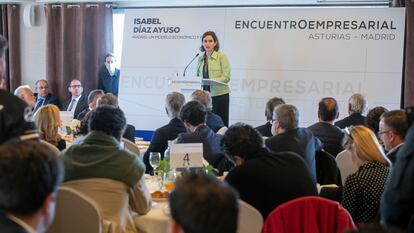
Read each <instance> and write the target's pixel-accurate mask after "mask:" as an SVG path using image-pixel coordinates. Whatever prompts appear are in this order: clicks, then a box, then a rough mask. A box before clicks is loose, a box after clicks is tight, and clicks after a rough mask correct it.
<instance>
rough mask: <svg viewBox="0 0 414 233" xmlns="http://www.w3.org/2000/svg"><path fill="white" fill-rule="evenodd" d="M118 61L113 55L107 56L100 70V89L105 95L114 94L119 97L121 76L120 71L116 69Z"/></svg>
mask: <svg viewBox="0 0 414 233" xmlns="http://www.w3.org/2000/svg"><path fill="white" fill-rule="evenodd" d="M115 62H116V59H115V57H114V55H113V54H112V53H108V54H106V55H105V60H104V64H105V66H102V67H101V69H100V70H99V84H98V89H102V90H103V91H104V92H105V93H112V94H114V95H115V96H118V86H119V74H120V71H119V69H117V68H116V67H115Z"/></svg>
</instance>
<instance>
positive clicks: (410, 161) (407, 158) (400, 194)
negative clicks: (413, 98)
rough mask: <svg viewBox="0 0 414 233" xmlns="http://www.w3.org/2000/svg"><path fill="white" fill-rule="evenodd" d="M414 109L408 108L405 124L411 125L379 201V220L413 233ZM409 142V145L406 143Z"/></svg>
mask: <svg viewBox="0 0 414 233" xmlns="http://www.w3.org/2000/svg"><path fill="white" fill-rule="evenodd" d="M413 110H414V108H408V109H407V110H406V113H407V117H406V118H407V124H408V125H411V126H410V127H409V130H408V132H407V135H406V137H405V141H407V143H405V144H404V145H403V146H402V147H401V149H399V151H398V154H397V159H396V161H395V163H394V164H393V166H392V171H391V175H390V179H389V180H388V182H387V185H386V186H385V191H384V195H383V196H382V200H381V220H382V223H383V224H384V225H385V226H387V227H389V228H399V229H401V230H403V231H404V232H414V182H413V177H414V143H412V142H414V124H412V119H413V116H414V111H413ZM408 142H410V143H408Z"/></svg>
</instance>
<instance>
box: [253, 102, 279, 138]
mask: <svg viewBox="0 0 414 233" xmlns="http://www.w3.org/2000/svg"><path fill="white" fill-rule="evenodd" d="M280 104H285V101H284V100H283V99H282V98H278V97H274V98H271V99H270V100H268V101H267V103H266V109H265V116H266V120H267V122H266V124H264V125H261V126H258V127H256V130H257V131H259V133H260V134H261V135H262V136H263V137H271V136H273V135H272V119H273V110H274V109H275V107H276V106H278V105H280Z"/></svg>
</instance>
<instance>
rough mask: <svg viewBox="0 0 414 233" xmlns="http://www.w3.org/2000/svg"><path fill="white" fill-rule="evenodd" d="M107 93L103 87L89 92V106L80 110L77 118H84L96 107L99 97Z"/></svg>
mask: <svg viewBox="0 0 414 233" xmlns="http://www.w3.org/2000/svg"><path fill="white" fill-rule="evenodd" d="M104 94H105V93H104V92H103V90H101V89H95V90H92V91H91V92H89V95H88V106H89V107H88V108H87V109H85V110H83V111H82V112H80V113H79V114H78V115H77V116H76V117H75V118H76V119H78V120H82V119H83V118H84V117H85V116H86V114H87V113H88V112H90V111H92V110H94V109H95V108H96V104H97V102H98V99H99V98H101V97H102V96H103V95H104Z"/></svg>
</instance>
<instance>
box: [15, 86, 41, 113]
mask: <svg viewBox="0 0 414 233" xmlns="http://www.w3.org/2000/svg"><path fill="white" fill-rule="evenodd" d="M14 95H15V96H17V97H19V98H20V99H21V100H23V101H24V102H26V104H27V106H29V107H30V109H33V108H34V106H35V104H36V98H35V96H34V95H33V92H32V89H31V88H30V86H29V85H22V86H19V87H17V88H16V90H15V91H14Z"/></svg>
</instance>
